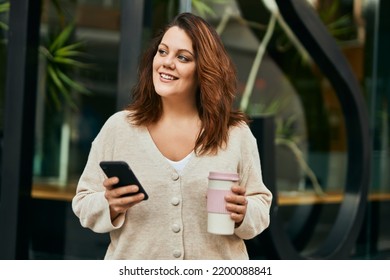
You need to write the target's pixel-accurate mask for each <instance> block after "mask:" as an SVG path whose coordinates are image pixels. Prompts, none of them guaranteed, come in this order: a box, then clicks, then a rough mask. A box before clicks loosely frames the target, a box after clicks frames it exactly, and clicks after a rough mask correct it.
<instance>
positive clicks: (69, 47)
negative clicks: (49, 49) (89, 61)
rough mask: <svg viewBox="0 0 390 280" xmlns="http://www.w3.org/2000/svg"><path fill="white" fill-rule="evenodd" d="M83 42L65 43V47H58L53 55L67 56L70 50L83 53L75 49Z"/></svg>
mask: <svg viewBox="0 0 390 280" xmlns="http://www.w3.org/2000/svg"><path fill="white" fill-rule="evenodd" d="M83 44H84V43H83V42H77V43H74V44H71V45H67V46H65V47H62V48H59V49H57V50H55V51H54V55H55V56H57V55H58V56H68V54H69V53H71V52H78V53H79V54H80V55H83V54H84V53H83V52H81V51H80V50H77V49H78V48H79V47H81V46H82V45H83Z"/></svg>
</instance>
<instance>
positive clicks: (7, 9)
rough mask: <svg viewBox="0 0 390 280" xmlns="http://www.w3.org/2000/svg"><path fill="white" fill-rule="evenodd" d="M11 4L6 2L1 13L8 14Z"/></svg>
mask: <svg viewBox="0 0 390 280" xmlns="http://www.w3.org/2000/svg"><path fill="white" fill-rule="evenodd" d="M10 6H11V4H10V3H9V2H5V3H2V4H0V13H7V12H8V11H9V8H10Z"/></svg>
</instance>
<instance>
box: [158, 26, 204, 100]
mask: <svg viewBox="0 0 390 280" xmlns="http://www.w3.org/2000/svg"><path fill="white" fill-rule="evenodd" d="M153 84H154V88H155V90H156V92H157V94H158V95H160V96H161V97H162V98H163V99H164V98H172V97H175V98H190V99H193V100H195V94H196V90H197V79H196V63H195V53H194V50H193V47H192V41H191V39H190V37H189V36H188V35H187V34H186V33H185V31H184V30H182V29H180V28H179V27H177V26H173V27H171V28H170V29H168V30H167V32H166V33H165V34H164V36H163V38H162V40H161V43H160V44H159V46H158V49H157V53H156V55H155V56H154V59H153Z"/></svg>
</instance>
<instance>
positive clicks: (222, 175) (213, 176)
mask: <svg viewBox="0 0 390 280" xmlns="http://www.w3.org/2000/svg"><path fill="white" fill-rule="evenodd" d="M208 178H209V180H221V181H233V182H236V181H238V180H239V177H238V174H237V173H227V172H210V173H209V177H208Z"/></svg>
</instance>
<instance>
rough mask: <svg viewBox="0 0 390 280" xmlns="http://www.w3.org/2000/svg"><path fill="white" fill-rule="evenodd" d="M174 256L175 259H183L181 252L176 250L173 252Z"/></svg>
mask: <svg viewBox="0 0 390 280" xmlns="http://www.w3.org/2000/svg"><path fill="white" fill-rule="evenodd" d="M173 256H174V257H175V258H180V257H181V251H180V250H174V251H173Z"/></svg>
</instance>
